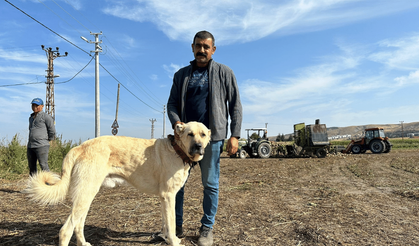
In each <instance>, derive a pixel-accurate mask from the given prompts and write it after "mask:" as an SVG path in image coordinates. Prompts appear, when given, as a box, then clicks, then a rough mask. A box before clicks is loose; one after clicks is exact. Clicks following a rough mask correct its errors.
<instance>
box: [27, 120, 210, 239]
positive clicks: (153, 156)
mask: <svg viewBox="0 0 419 246" xmlns="http://www.w3.org/2000/svg"><path fill="white" fill-rule="evenodd" d="M176 134H177V135H178V136H176V138H175V142H176V143H177V144H178V145H179V146H180V148H181V149H182V150H183V151H184V152H185V153H186V154H187V156H188V157H189V158H190V159H191V160H192V161H194V162H197V161H200V160H201V159H202V158H203V154H204V149H205V147H206V146H207V145H208V143H209V141H210V136H211V131H210V130H208V128H207V127H205V125H203V124H201V123H197V122H189V123H187V124H183V123H182V124H177V125H176V126H175V135H176ZM189 168H190V166H189V165H188V164H186V165H185V163H184V161H183V160H182V159H181V158H180V157H179V156H178V155H177V154H176V152H175V150H174V149H173V146H172V145H171V142H170V140H169V139H167V138H165V139H157V140H156V139H151V140H146V139H138V138H130V137H117V136H104V137H98V138H95V139H91V140H88V141H86V142H84V143H83V144H81V145H79V146H77V147H75V148H73V149H71V150H70V152H69V153H68V154H67V156H66V157H65V159H64V161H63V166H62V174H61V178H60V177H59V176H58V175H56V174H53V173H51V172H44V171H43V172H39V173H38V174H36V175H34V176H33V177H31V178H30V180H29V182H28V186H27V188H26V189H25V190H24V192H25V193H28V194H29V196H30V197H31V198H32V200H34V201H36V202H38V203H41V204H44V205H48V204H57V203H59V202H60V201H62V200H64V199H65V197H66V195H67V193H69V194H70V196H71V199H72V202H73V207H72V210H71V214H70V216H69V217H68V219H67V221H66V222H65V224H64V225H63V227H62V228H61V230H60V234H59V239H60V240H59V241H60V243H59V245H60V246H64V245H68V244H69V241H70V239H71V236H72V235H73V231H74V232H75V234H76V237H77V245H78V246H88V245H90V244H89V243H88V242H86V240H85V238H84V233H83V228H84V223H85V220H86V216H87V213H88V210H89V207H90V205H91V203H92V201H93V199H94V197H95V196H96V194H97V193H98V191H99V189H100V187H101V185H102V184H106V183H108V184H109V183H110V184H112V183H113V182H112V181H111V180H110V179H115V178H117V179H121V178H122V179H123V180H125V181H127V182H128V183H129V184H131V185H132V186H134V187H136V188H137V189H138V190H139V191H141V192H144V193H148V194H155V195H158V196H159V197H160V200H161V205H162V211H161V213H162V222H163V231H162V232H163V234H164V236H165V239H166V241H167V242H168V243H169V244H171V245H174V246H177V245H180V239H179V238H177V237H176V235H175V230H176V229H175V227H176V225H175V196H176V193H177V192H178V190H179V189H180V188H181V187H182V186H183V185H184V184H185V182H186V179H187V177H188V171H189ZM105 180H106V181H105ZM104 181H105V182H104ZM109 181H111V182H109Z"/></svg>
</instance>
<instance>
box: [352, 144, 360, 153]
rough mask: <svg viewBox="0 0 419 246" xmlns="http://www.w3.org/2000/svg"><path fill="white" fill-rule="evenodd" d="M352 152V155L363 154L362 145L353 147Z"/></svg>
mask: <svg viewBox="0 0 419 246" xmlns="http://www.w3.org/2000/svg"><path fill="white" fill-rule="evenodd" d="M351 151H352V153H354V154H359V153H361V152H362V148H361V146H360V145H358V144H355V145H354V146H352V148H351Z"/></svg>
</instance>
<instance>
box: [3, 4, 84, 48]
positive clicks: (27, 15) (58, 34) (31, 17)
mask: <svg viewBox="0 0 419 246" xmlns="http://www.w3.org/2000/svg"><path fill="white" fill-rule="evenodd" d="M4 1H6V2H7V3H8V4H10V5H12V6H13V7H14V8H16V9H17V10H19V11H20V12H22V13H23V14H25V15H26V16H28V17H29V18H31V19H32V20H34V21H36V22H37V23H38V24H40V25H41V26H43V27H45V28H46V29H48V30H49V31H50V32H52V33H54V34H55V35H57V36H58V37H60V38H62V39H64V40H65V41H67V42H68V43H70V44H71V45H73V46H74V47H76V48H77V49H79V50H81V51H83V52H84V53H86V54H88V55H89V56H91V55H90V53H89V52H87V51H85V50H84V49H82V48H80V47H79V46H77V45H76V44H74V43H73V42H71V41H70V40H68V39H66V38H65V37H63V36H61V35H60V34H58V33H56V32H55V31H54V30H52V29H51V28H49V27H47V26H46V25H44V24H42V23H41V22H40V21H38V20H37V19H35V18H33V17H32V16H30V15H29V14H27V13H26V12H25V11H23V10H21V9H20V8H18V7H17V6H15V5H13V4H12V3H11V2H9V1H8V0H4Z"/></svg>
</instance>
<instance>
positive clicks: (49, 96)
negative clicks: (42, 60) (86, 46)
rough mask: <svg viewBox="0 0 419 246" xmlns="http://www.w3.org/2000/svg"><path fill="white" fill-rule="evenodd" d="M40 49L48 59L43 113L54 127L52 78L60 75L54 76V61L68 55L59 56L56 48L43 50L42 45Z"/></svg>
mask: <svg viewBox="0 0 419 246" xmlns="http://www.w3.org/2000/svg"><path fill="white" fill-rule="evenodd" d="M41 48H42V49H43V50H45V53H46V55H47V58H48V69H47V70H45V71H46V72H47V75H46V76H45V77H46V78H47V82H45V84H47V93H46V100H45V112H46V113H47V114H49V115H51V117H52V118H53V119H54V125H55V99H54V95H55V93H54V78H56V77H59V76H60V75H58V74H57V75H54V59H55V58H57V57H65V56H67V55H68V53H67V52H65V53H64V55H60V52H59V51H58V50H59V48H58V47H56V50H52V48H51V47H49V48H48V49H45V46H44V45H41Z"/></svg>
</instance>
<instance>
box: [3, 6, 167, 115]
mask: <svg viewBox="0 0 419 246" xmlns="http://www.w3.org/2000/svg"><path fill="white" fill-rule="evenodd" d="M5 1H6V2H7V3H8V4H10V5H11V6H13V7H14V8H16V9H17V10H19V11H20V12H22V13H23V14H25V15H26V16H28V17H29V18H31V19H32V20H34V21H35V22H37V23H38V24H40V25H41V26H43V27H45V28H46V29H48V30H49V31H50V32H52V33H54V34H55V35H57V36H59V37H60V38H62V39H64V40H65V41H67V42H68V43H70V44H71V45H73V46H74V47H76V48H78V49H79V50H81V51H83V52H84V53H86V54H88V55H89V56H91V57H92V55H91V54H90V53H89V52H87V51H86V50H84V49H82V48H80V47H79V46H77V45H76V44H74V43H73V42H71V41H70V40H68V39H66V38H65V37H63V36H61V35H60V34H58V33H57V32H55V31H54V30H52V29H51V28H49V27H47V26H46V25H44V24H43V23H41V22H40V21H38V20H37V19H35V18H34V17H32V16H31V15H29V14H27V13H26V12H25V11H23V10H22V9H20V8H19V7H17V6H15V5H14V4H12V3H11V2H9V1H8V0H5ZM89 63H90V62H89ZM100 66H101V67H102V68H103V69H105V71H106V72H107V73H108V74H109V75H111V76H112V78H113V79H115V80H116V81H117V82H118V83H120V84H121V85H122V86H123V87H124V88H125V89H126V90H127V91H128V92H129V93H131V95H133V96H134V97H135V98H137V99H138V100H139V101H141V102H142V103H143V104H144V105H146V106H148V107H149V108H151V109H153V110H155V111H156V112H159V113H162V112H161V111H159V110H157V109H155V108H153V107H151V106H150V105H148V104H147V103H146V102H144V101H143V100H141V99H140V98H139V97H138V96H136V95H135V94H134V93H133V92H131V91H130V90H129V89H128V88H127V87H126V86H125V85H123V84H122V83H121V82H120V81H119V80H118V79H117V78H116V77H115V76H113V75H112V74H111V73H110V72H109V71H108V70H107V69H106V68H105V67H104V66H103V65H102V64H100ZM83 69H84V68H83ZM65 82H68V81H65ZM39 83H43V82H39ZM62 83H64V82H62ZM24 84H30V83H24ZM14 85H23V84H14ZM14 85H3V86H0V87H5V86H14Z"/></svg>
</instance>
